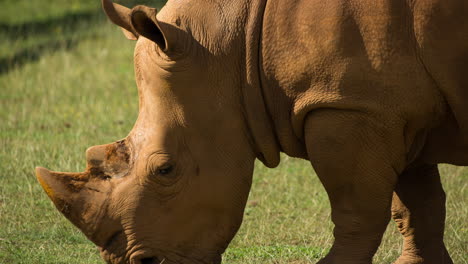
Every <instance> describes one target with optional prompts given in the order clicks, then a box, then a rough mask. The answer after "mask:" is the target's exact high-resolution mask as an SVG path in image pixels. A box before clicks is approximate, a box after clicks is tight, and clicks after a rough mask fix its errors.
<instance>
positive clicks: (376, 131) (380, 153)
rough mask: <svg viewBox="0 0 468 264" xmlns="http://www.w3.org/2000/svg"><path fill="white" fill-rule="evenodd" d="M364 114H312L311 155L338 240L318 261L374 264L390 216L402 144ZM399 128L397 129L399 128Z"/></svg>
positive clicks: (308, 138)
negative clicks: (329, 207) (328, 200)
mask: <svg viewBox="0 0 468 264" xmlns="http://www.w3.org/2000/svg"><path fill="white" fill-rule="evenodd" d="M374 122H375V121H373V120H372V119H370V118H368V117H367V116H366V115H364V114H359V113H356V112H345V111H339V110H318V111H315V112H313V113H309V115H308V117H307V120H306V126H305V140H306V144H307V151H308V155H309V159H310V161H311V163H312V165H313V167H314V169H315V171H316V173H317V175H318V177H319V178H320V180H321V182H322V183H323V185H324V187H325V189H326V191H327V193H328V196H329V199H330V203H331V208H332V216H331V217H332V221H333V223H334V224H335V229H334V237H335V241H334V243H333V246H332V248H331V250H330V252H329V254H328V255H327V256H326V257H325V258H324V259H322V260H321V261H319V264H371V263H372V257H373V255H374V254H375V252H376V250H377V248H378V246H379V245H380V242H381V239H382V235H383V233H384V231H385V229H386V226H387V224H388V222H389V220H390V215H391V210H390V208H391V202H392V193H393V189H394V187H395V184H396V181H397V176H398V174H399V173H398V172H397V169H396V168H397V167H402V166H401V164H400V165H399V164H398V162H397V161H396V159H397V157H399V156H400V155H397V153H398V152H399V151H400V149H401V146H400V145H401V144H399V143H398V140H399V139H398V136H396V135H397V134H400V135H401V133H393V132H391V131H389V130H388V129H387V128H383V127H382V128H379V123H377V122H375V123H374ZM395 129H396V128H395Z"/></svg>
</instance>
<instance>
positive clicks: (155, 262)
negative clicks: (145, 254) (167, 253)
mask: <svg viewBox="0 0 468 264" xmlns="http://www.w3.org/2000/svg"><path fill="white" fill-rule="evenodd" d="M161 263H163V262H161V261H160V260H159V259H158V258H156V257H151V258H143V259H141V260H140V264H161Z"/></svg>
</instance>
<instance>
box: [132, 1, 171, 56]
mask: <svg viewBox="0 0 468 264" xmlns="http://www.w3.org/2000/svg"><path fill="white" fill-rule="evenodd" d="M156 15H157V10H156V8H150V7H147V6H144V5H139V6H135V7H134V8H133V9H132V14H131V22H132V26H133V28H134V29H135V31H136V32H137V34H139V35H141V36H143V37H145V38H147V39H150V40H152V41H153V42H155V43H156V44H157V45H158V46H159V48H161V50H163V51H168V50H169V48H170V47H168V46H169V44H168V41H167V38H166V34H165V32H164V31H163V30H162V27H161V23H159V22H158V20H157V19H156Z"/></svg>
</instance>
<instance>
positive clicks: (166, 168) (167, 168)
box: [157, 165, 172, 175]
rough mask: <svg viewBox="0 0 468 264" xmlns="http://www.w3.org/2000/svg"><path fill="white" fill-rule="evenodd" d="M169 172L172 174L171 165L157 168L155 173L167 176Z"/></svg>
mask: <svg viewBox="0 0 468 264" xmlns="http://www.w3.org/2000/svg"><path fill="white" fill-rule="evenodd" d="M171 172H172V166H171V165H167V166H164V167H161V168H158V170H157V173H158V174H159V175H168V174H169V173H171Z"/></svg>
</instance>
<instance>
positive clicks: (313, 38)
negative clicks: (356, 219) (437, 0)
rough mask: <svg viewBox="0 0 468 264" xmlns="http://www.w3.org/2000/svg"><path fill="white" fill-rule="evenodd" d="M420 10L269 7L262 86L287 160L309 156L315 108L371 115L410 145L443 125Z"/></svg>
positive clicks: (337, 2)
mask: <svg viewBox="0 0 468 264" xmlns="http://www.w3.org/2000/svg"><path fill="white" fill-rule="evenodd" d="M285 10H288V11H287V12H285ZM415 10H416V7H415V3H410V2H404V1H390V0H388V1H371V0H368V1H358V0H353V1H344V0H333V1H318V0H317V1H315V0H313V1H311V0H301V1H294V2H290V1H279V0H270V1H268V3H267V7H266V10H265V15H264V21H263V32H262V46H261V61H262V70H263V72H262V74H263V75H262V87H263V90H264V91H263V93H264V96H265V101H266V104H267V106H268V109H269V112H270V113H271V115H272V116H274V118H273V122H274V123H275V128H276V133H277V136H278V139H279V141H280V142H281V145H282V148H283V150H284V151H285V152H286V153H288V152H289V153H288V154H290V155H293V156H302V155H304V150H303V149H302V147H301V145H302V144H301V142H302V137H303V135H302V133H303V132H302V131H303V122H304V118H305V116H306V115H307V113H309V112H310V111H313V110H316V109H321V108H329V109H342V110H345V111H347V110H349V111H361V112H364V113H368V114H369V116H370V117H374V118H376V119H378V120H379V121H380V122H381V123H386V124H390V125H389V128H390V129H395V132H396V133H401V132H403V133H405V137H406V138H405V141H406V142H412V141H413V140H414V138H415V137H417V136H418V135H421V134H422V135H423V138H425V137H426V134H427V132H426V130H429V129H431V128H432V127H434V126H436V124H438V123H440V122H441V120H443V119H444V118H445V117H444V116H445V113H446V112H447V107H446V104H445V97H444V94H443V93H444V92H443V90H441V89H440V87H439V86H438V83H437V81H434V78H433V76H431V75H430V74H429V73H428V72H427V68H426V65H424V63H423V60H422V59H421V54H420V52H421V48H420V41H419V39H418V34H422V35H423V36H425V35H427V34H429V33H430V32H419V31H417V30H419V29H418V27H416V26H417V23H418V19H419V16H422V15H427V14H425V13H424V12H425V11H421V10H419V11H418V12H420V13H418V12H416V11H415ZM421 12H422V13H423V14H421ZM428 16H431V15H428ZM415 23H416V24H415ZM434 23H435V22H434ZM415 25H416V26H415ZM426 31H429V29H427V30H426ZM467 43H468V42H467ZM434 49H439V47H437V48H436V47H434ZM397 130H404V131H397ZM421 130H424V132H423V133H421V132H420V131H421ZM423 141H424V140H423ZM410 147H411V146H408V148H410Z"/></svg>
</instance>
